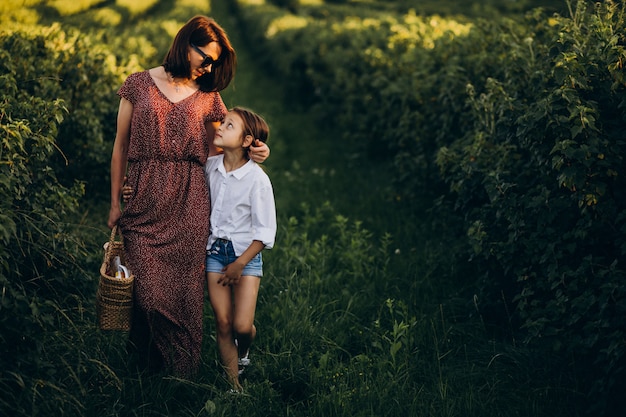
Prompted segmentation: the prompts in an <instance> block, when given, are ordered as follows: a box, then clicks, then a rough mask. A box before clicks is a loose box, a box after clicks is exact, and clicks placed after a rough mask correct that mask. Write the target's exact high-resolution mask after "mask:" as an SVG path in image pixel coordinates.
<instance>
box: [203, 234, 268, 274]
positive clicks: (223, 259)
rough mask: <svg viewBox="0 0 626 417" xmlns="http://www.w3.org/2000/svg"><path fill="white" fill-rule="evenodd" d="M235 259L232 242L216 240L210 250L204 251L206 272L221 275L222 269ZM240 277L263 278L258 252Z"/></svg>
mask: <svg viewBox="0 0 626 417" xmlns="http://www.w3.org/2000/svg"><path fill="white" fill-rule="evenodd" d="M236 259H237V255H235V249H234V248H233V242H231V241H230V240H225V239H217V240H216V241H215V242H213V245H211V249H210V250H208V251H206V265H205V267H206V272H217V273H221V272H222V269H223V268H224V267H225V266H226V265H228V264H231V263H233V262H235V260H236ZM241 275H248V276H253V277H262V276H263V258H262V256H261V252H259V253H258V254H257V255H256V256H255V257H254V258H252V260H250V262H248V264H247V265H246V266H245V267H244V268H243V272H242V273H241Z"/></svg>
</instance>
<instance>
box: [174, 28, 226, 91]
mask: <svg viewBox="0 0 626 417" xmlns="http://www.w3.org/2000/svg"><path fill="white" fill-rule="evenodd" d="M211 42H217V43H219V45H220V46H221V47H222V52H221V54H220V56H219V58H218V62H219V65H213V67H212V68H211V72H208V73H206V74H204V75H202V76H201V77H198V79H197V80H196V82H197V83H198V85H199V86H200V90H202V91H222V90H223V89H225V88H226V87H227V86H228V84H230V82H231V81H232V79H233V77H234V76H235V68H236V66H237V55H236V54H235V49H233V47H232V45H231V44H230V40H229V39H228V36H227V35H226V32H225V31H224V29H222V27H221V26H220V25H218V24H217V22H216V21H215V20H213V19H211V18H210V17H206V16H195V17H193V18H191V19H190V20H189V21H188V22H187V23H185V25H184V26H183V27H182V28H180V30H179V31H178V33H177V34H176V37H175V38H174V42H172V46H171V47H170V50H169V51H168V52H167V55H165V59H164V60H163V67H164V68H165V71H167V72H169V73H170V74H172V76H173V77H189V76H191V66H190V64H189V46H190V45H191V44H192V43H193V44H194V45H197V46H199V47H203V46H206V45H208V44H209V43H211Z"/></svg>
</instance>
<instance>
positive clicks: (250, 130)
mask: <svg viewBox="0 0 626 417" xmlns="http://www.w3.org/2000/svg"><path fill="white" fill-rule="evenodd" d="M230 111H232V112H233V113H237V114H238V115H239V117H241V120H243V136H244V137H245V136H246V135H250V136H252V137H253V138H254V140H256V139H258V140H260V141H261V142H263V143H265V142H267V140H268V139H269V136H270V127H269V126H268V124H267V122H266V121H265V119H263V118H262V117H261V116H259V115H258V114H256V113H255V112H253V111H251V110H248V109H246V108H243V107H233V108H232V109H231V110H230ZM245 149H246V150H248V149H250V148H249V147H247V148H245ZM244 155H245V156H246V157H248V153H247V152H245V153H244Z"/></svg>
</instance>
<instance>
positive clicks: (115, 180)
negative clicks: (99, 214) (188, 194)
mask: <svg viewBox="0 0 626 417" xmlns="http://www.w3.org/2000/svg"><path fill="white" fill-rule="evenodd" d="M132 115H133V105H132V103H131V102H130V101H128V100H126V99H125V98H122V99H121V100H120V107H119V110H118V112H117V133H116V135H115V143H114V144H113V153H112V154H111V208H110V209H109V219H108V221H107V225H108V226H109V228H113V226H115V225H116V224H117V222H118V220H119V219H120V217H121V216H122V208H121V205H120V195H121V191H122V185H123V183H124V175H125V174H126V165H127V164H128V144H129V143H130V121H131V118H132Z"/></svg>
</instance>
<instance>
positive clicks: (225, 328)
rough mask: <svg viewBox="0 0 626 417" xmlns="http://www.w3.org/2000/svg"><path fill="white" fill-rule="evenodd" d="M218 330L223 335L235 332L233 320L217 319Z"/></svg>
mask: <svg viewBox="0 0 626 417" xmlns="http://www.w3.org/2000/svg"><path fill="white" fill-rule="evenodd" d="M215 326H216V328H217V332H218V333H219V334H221V335H227V334H230V333H232V332H233V322H232V320H229V319H223V320H215Z"/></svg>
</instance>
